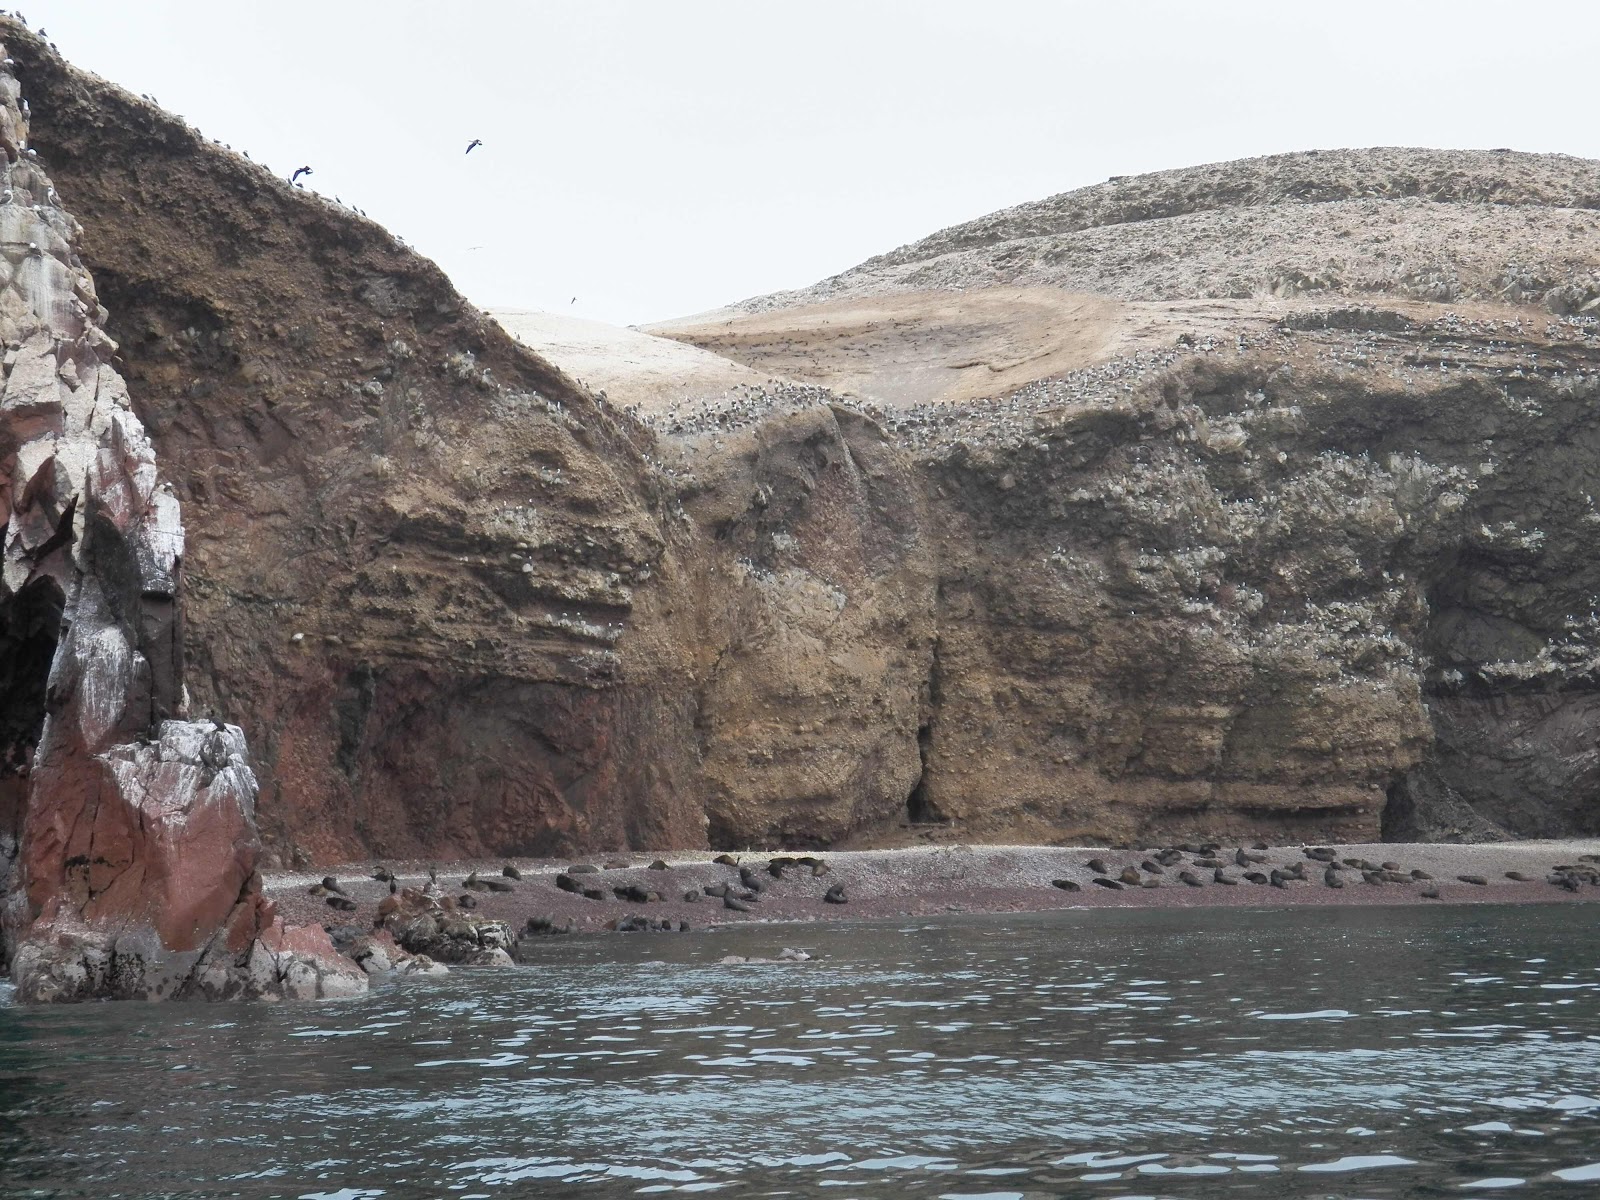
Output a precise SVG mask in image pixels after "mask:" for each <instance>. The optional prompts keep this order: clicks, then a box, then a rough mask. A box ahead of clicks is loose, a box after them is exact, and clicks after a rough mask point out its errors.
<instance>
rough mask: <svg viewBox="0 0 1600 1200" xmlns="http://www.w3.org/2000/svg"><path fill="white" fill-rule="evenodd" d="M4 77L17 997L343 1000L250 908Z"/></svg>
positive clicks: (109, 380) (235, 844)
mask: <svg viewBox="0 0 1600 1200" xmlns="http://www.w3.org/2000/svg"><path fill="white" fill-rule="evenodd" d="M13 65H14V64H13V60H12V59H11V58H10V56H9V55H7V54H5V52H4V50H3V49H0V150H3V152H4V156H5V162H4V167H3V175H4V190H3V193H0V285H3V290H0V344H3V345H4V347H5V357H4V369H5V378H4V385H3V388H0V466H3V469H4V483H3V484H0V515H3V516H4V518H5V521H6V525H5V545H4V569H3V577H0V638H3V639H4V641H5V643H6V644H7V646H8V648H9V649H10V650H11V651H12V653H11V654H9V655H8V656H7V657H8V658H9V659H10V660H11V668H10V673H11V678H10V679H9V680H8V681H7V682H8V683H9V685H10V686H9V688H8V690H7V692H6V694H5V698H4V701H3V708H4V723H3V725H0V738H3V745H0V772H3V773H4V776H5V778H4V781H3V783H0V797H3V798H0V820H3V822H4V827H3V834H0V897H3V898H4V909H3V914H0V915H3V929H0V950H3V952H4V955H3V956H4V958H5V959H6V960H7V961H9V964H10V969H11V975H12V978H13V980H14V981H15V982H16V985H17V989H18V995H19V996H20V997H21V998H22V999H24V1000H29V1001H60V1000H85V999H93V998H103V997H109V998H129V999H161V998H191V997H204V998H226V997H235V996H240V997H286V996H288V997H310V996H325V995H338V994H345V993H348V992H350V991H353V990H357V989H359V988H361V987H364V986H365V976H364V975H362V973H361V972H360V971H359V970H358V969H356V968H355V967H354V965H353V964H351V963H348V962H347V961H346V960H344V959H342V958H341V957H340V956H339V955H337V954H336V953H335V952H334V950H333V947H332V945H331V943H330V942H329V941H328V939H327V936H326V934H324V933H323V931H322V930H320V929H286V928H285V927H284V925H283V923H282V922H281V921H279V920H278V919H277V918H276V916H275V913H274V908H273V906H272V905H271V904H270V903H269V902H267V901H266V900H265V899H264V898H263V897H262V895H261V877H260V875H259V874H258V873H257V872H256V862H257V858H258V856H259V853H260V840H259V838H258V836H257V834H256V828H255V821H254V815H255V802H256V794H257V783H256V778H255V775H254V774H253V773H252V771H251V769H250V766H249V761H248V759H249V755H248V751H247V748H246V744H245V736H244V733H243V731H242V730H241V729H240V728H239V727H238V726H233V725H225V724H223V723H221V722H220V721H189V720H185V719H184V717H185V716H186V708H187V700H186V694H185V690H184V685H183V639H182V629H181V626H180V622H179V612H180V609H179V600H180V596H179V590H180V586H181V579H182V569H183V557H184V528H183V522H182V515H181V511H180V507H179V503H178V500H177V498H176V497H175V496H174V495H173V493H172V489H171V487H170V486H169V485H168V484H167V483H166V482H165V481H164V480H163V479H162V475H161V471H160V467H159V464H158V462H157V458H156V454H155V451H154V449H153V448H152V446H151V444H150V440H149V438H148V437H147V436H146V434H145V430H144V426H143V424H142V423H141V422H140V420H139V418H138V417H137V416H136V415H135V413H134V411H133V408H132V406H131V404H130V402H129V398H128V391H127V388H126V386H125V384H124V382H123V380H122V377H121V376H120V375H119V374H118V373H117V372H116V371H115V370H114V369H113V368H112V366H111V363H110V359H111V356H112V355H113V354H114V353H115V350H116V346H115V344H114V343H113V342H112V341H111V339H110V338H109V337H107V336H106V334H105V333H104V331H103V329H102V325H103V323H104V321H105V319H106V315H107V314H106V310H105V309H104V308H103V307H102V306H101V305H100V303H99V300H98V297H97V295H96V293H95V288H94V283H93V280H92V279H91V278H90V275H89V273H88V272H87V271H86V270H85V269H84V267H83V264H82V262H81V261H80V260H79V258H78V256H77V254H76V253H75V252H74V242H75V240H76V238H77V237H78V235H79V233H80V228H79V226H78V224H77V222H76V221H75V220H74V219H73V218H72V216H71V215H70V214H69V213H67V211H66V210H65V209H64V208H63V207H62V204H61V201H60V199H59V197H58V196H57V194H56V190H55V188H54V187H53V186H52V184H51V182H50V179H49V178H48V176H46V174H45V173H44V170H43V168H42V166H41V165H40V163H39V161H38V158H37V155H36V153H35V151H34V150H33V149H31V148H30V147H29V145H28V118H29V108H28V104H27V102H25V101H24V100H22V98H21V89H20V87H19V85H18V82H17V79H16V76H15V74H14V73H13V72H12V70H11V68H12V66H13Z"/></svg>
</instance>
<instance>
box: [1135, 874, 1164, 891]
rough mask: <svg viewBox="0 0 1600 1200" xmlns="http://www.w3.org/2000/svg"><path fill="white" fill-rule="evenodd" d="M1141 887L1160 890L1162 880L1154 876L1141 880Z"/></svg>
mask: <svg viewBox="0 0 1600 1200" xmlns="http://www.w3.org/2000/svg"><path fill="white" fill-rule="evenodd" d="M1139 886H1140V887H1142V888H1158V887H1160V886H1161V880H1159V879H1157V878H1156V877H1155V876H1154V875H1152V876H1150V878H1149V879H1141V880H1140V881H1139Z"/></svg>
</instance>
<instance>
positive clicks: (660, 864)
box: [646, 858, 672, 871]
mask: <svg viewBox="0 0 1600 1200" xmlns="http://www.w3.org/2000/svg"><path fill="white" fill-rule="evenodd" d="M646 869H647V870H651V871H670V870H672V868H671V867H669V866H667V860H666V859H664V858H658V859H656V860H655V862H653V863H651V864H650V866H649V867H648V868H646Z"/></svg>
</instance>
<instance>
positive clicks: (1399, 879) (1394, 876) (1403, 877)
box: [1378, 871, 1415, 883]
mask: <svg viewBox="0 0 1600 1200" xmlns="http://www.w3.org/2000/svg"><path fill="white" fill-rule="evenodd" d="M1378 874H1380V875H1382V876H1383V879H1384V882H1385V883H1413V882H1415V880H1413V879H1412V878H1411V876H1409V875H1407V874H1405V873H1404V872H1403V871H1380V872H1378Z"/></svg>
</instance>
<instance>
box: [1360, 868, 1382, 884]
mask: <svg viewBox="0 0 1600 1200" xmlns="http://www.w3.org/2000/svg"><path fill="white" fill-rule="evenodd" d="M1361 878H1362V879H1364V880H1366V881H1367V882H1368V883H1369V884H1371V885H1372V886H1373V887H1382V886H1383V872H1382V871H1363V872H1361Z"/></svg>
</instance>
